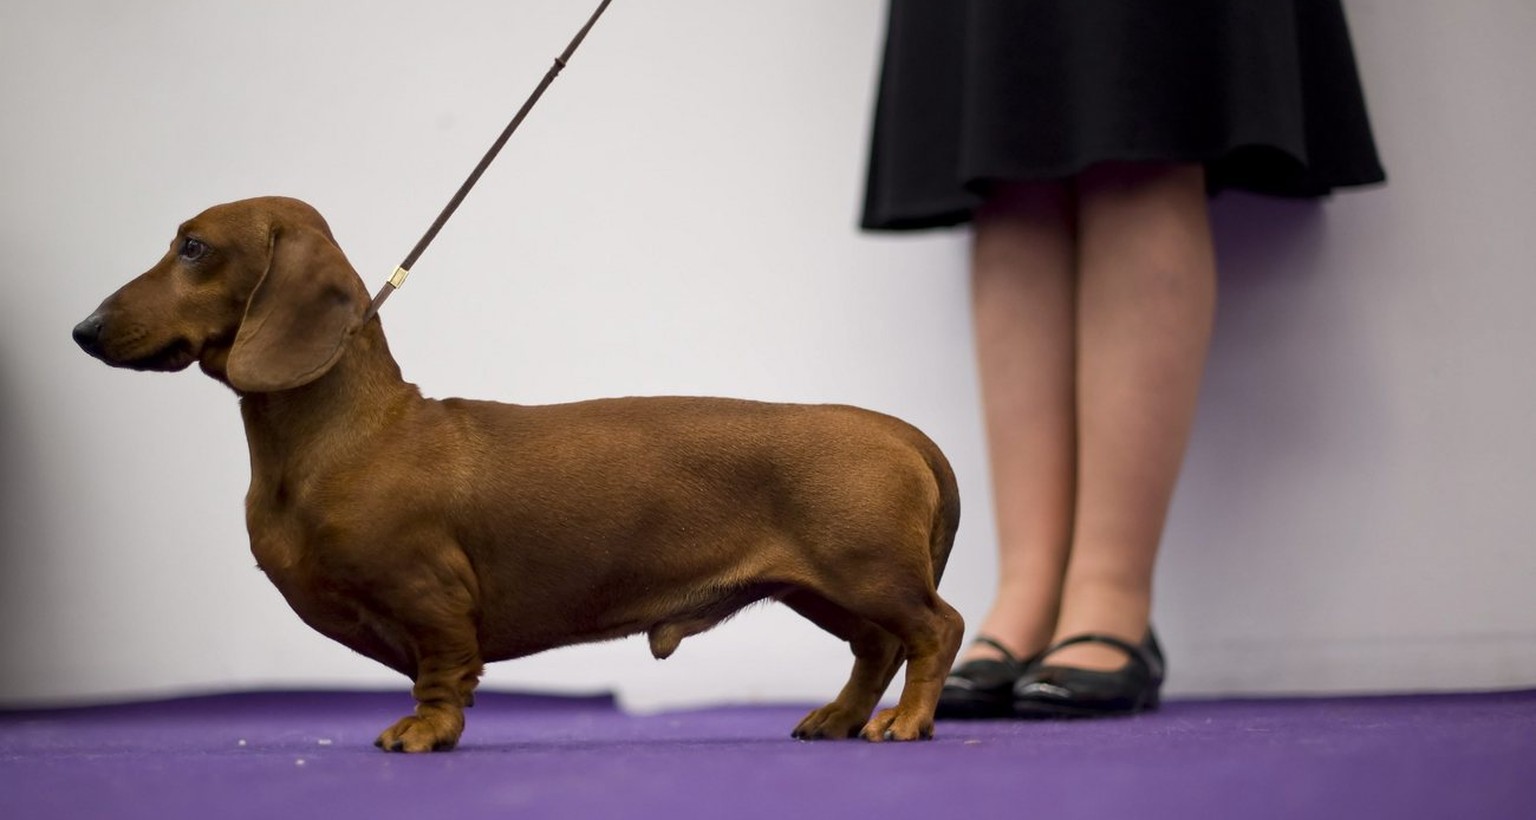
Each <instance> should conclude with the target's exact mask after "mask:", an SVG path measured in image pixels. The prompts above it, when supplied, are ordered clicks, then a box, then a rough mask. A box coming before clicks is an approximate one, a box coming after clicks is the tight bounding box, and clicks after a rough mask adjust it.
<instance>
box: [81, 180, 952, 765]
mask: <svg viewBox="0 0 1536 820" xmlns="http://www.w3.org/2000/svg"><path fill="white" fill-rule="evenodd" d="M367 305H368V292H367V290H366V289H365V288H364V286H363V283H362V280H360V279H359V278H358V276H357V273H356V272H355V271H354V270H353V269H352V266H351V265H350V264H349V263H348V262H347V260H346V257H345V256H343V255H342V252H341V250H340V248H338V247H337V246H336V243H335V241H334V240H333V238H332V236H331V233H330V229H329V228H328V227H327V225H326V223H325V220H323V219H322V218H321V217H320V215H319V214H318V213H316V212H315V210H314V209H313V208H311V207H309V206H308V205H306V204H304V203H303V202H299V201H298V200H293V199H284V198H276V197H272V198H263V199H251V200H244V201H241V202H233V203H229V204H225V205H219V206H216V207H213V208H210V209H208V210H207V211H204V212H203V213H201V214H199V215H197V216H196V217H194V218H193V219H192V220H190V221H188V222H186V223H185V224H183V225H182V226H181V228H180V230H178V231H177V233H176V238H175V239H174V240H173V241H172V242H171V247H170V250H169V251H168V252H167V253H166V255H165V257H164V258H163V259H161V260H160V262H159V263H157V264H156V265H155V266H154V267H153V268H150V269H149V271H148V272H146V273H144V274H143V275H142V276H139V277H138V278H136V279H134V280H133V281H131V282H129V283H128V284H127V285H125V286H123V288H122V289H121V290H119V291H117V292H116V293H114V294H112V296H110V297H109V298H108V299H107V300H106V301H105V302H103V303H102V305H101V307H99V308H97V310H96V312H95V313H93V314H91V316H90V317H89V318H88V319H86V320H85V321H83V322H81V323H80V324H79V326H77V327H76V328H75V330H74V336H75V340H76V341H77V342H79V344H80V346H81V347H83V348H84V349H85V350H86V352H88V353H90V354H91V355H92V356H95V357H97V358H99V359H101V360H102V361H104V362H106V363H107V364H110V365H113V366H115V367H129V368H133V369H136V370H166V371H174V370H181V369H183V368H185V367H187V366H188V365H190V364H192V363H193V362H197V363H198V364H199V365H200V366H201V367H202V369H203V372H205V373H207V374H208V375H210V376H212V377H213V378H215V379H217V380H219V381H221V382H223V383H225V384H227V385H229V386H230V387H231V388H233V389H234V391H235V393H236V394H237V395H238V396H239V397H240V412H241V415H242V417H243V418H244V420H245V431H246V438H247V440H248V442H249V444H250V451H251V486H250V491H249V492H248V493H247V494H246V501H245V509H246V525H247V527H248V529H249V531H250V535H251V551H252V552H253V553H254V554H255V556H256V560H257V562H258V564H259V565H260V567H261V569H262V570H263V571H264V572H266V574H267V576H268V577H269V578H270V579H271V580H272V583H274V584H276V585H277V588H278V590H279V591H280V592H282V594H283V597H284V598H286V599H287V601H288V604H289V605H290V606H292V607H293V610H294V611H295V612H297V613H298V615H299V617H300V618H302V619H304V622H305V623H307V624H309V625H310V626H311V627H314V628H315V629H316V630H318V631H319V632H320V633H321V634H324V635H326V636H327V637H330V638H332V639H334V640H336V641H338V642H340V643H342V644H344V645H346V646H348V647H351V648H352V649H353V650H356V651H357V652H360V653H362V654H363V655H366V656H368V657H370V658H373V659H374V660H377V661H379V662H380V663H382V664H384V665H386V666H388V667H390V668H391V669H395V670H397V671H399V672H401V673H403V674H405V675H407V676H409V677H410V678H411V680H412V681H413V682H414V683H415V686H414V688H413V690H412V694H413V695H414V697H415V699H416V702H417V706H416V711H415V714H414V715H411V716H408V717H405V718H402V719H401V720H400V721H399V722H397V723H395V724H394V725H393V726H391V727H389V728H388V729H386V730H385V731H384V733H383V734H382V735H380V736H379V739H378V742H377V743H378V745H379V746H381V747H382V748H384V749H388V750H393V751H407V752H423V751H431V750H440V749H450V748H452V747H453V746H454V745H455V744H456V743H457V741H458V739H459V735H460V734H461V733H462V732H463V729H464V712H463V708H464V707H465V706H468V705H470V704H471V702H472V700H473V692H474V688H475V685H476V683H477V682H478V680H479V676H480V673H481V670H482V666H483V664H484V663H485V662H487V661H497V660H505V659H508V658H517V657H521V656H524V655H530V654H533V653H535V652H541V651H543V650H546V649H551V648H553V647H557V646H566V645H569V644H575V643H583V642H589V641H603V640H609V639H613V638H619V637H622V636H626V635H633V634H636V633H642V632H643V633H646V634H648V635H649V637H650V644H651V652H652V653H653V654H655V656H656V657H658V658H665V657H667V656H668V655H670V654H671V653H672V651H673V650H675V649H676V648H677V645H678V643H679V642H680V641H682V640H683V639H684V638H686V637H688V636H690V635H695V634H698V633H700V632H703V631H704V630H707V629H709V628H711V627H713V626H714V625H715V624H717V623H719V622H720V621H722V620H724V619H725V618H728V617H730V616H731V615H732V614H733V613H735V612H736V611H737V610H740V609H741V608H742V607H744V606H746V605H748V604H751V603H753V602H756V601H761V600H764V599H773V600H777V601H781V602H783V603H784V604H786V605H787V606H789V607H791V608H792V609H794V610H795V611H796V612H799V613H800V614H802V615H804V616H805V617H806V618H809V619H810V620H811V621H812V622H814V623H815V624H817V625H818V626H820V627H822V628H823V629H825V630H827V631H828V632H831V633H832V634H833V635H836V636H837V637H839V638H842V639H843V640H846V641H848V643H849V644H851V646H852V649H853V655H854V664H853V674H852V676H851V677H850V678H849V680H848V683H847V685H846V686H844V687H843V690H842V692H841V693H840V694H838V696H837V699H836V700H834V701H832V702H831V703H829V704H827V705H826V706H823V707H821V708H820V709H816V710H815V711H813V712H811V713H810V714H809V715H807V716H806V718H805V719H804V720H802V721H801V722H800V724H799V725H798V726H796V727H795V729H794V732H793V735H794V736H795V737H798V738H846V737H855V736H858V735H860V734H862V736H863V737H865V738H867V739H869V740H887V739H894V740H913V739H916V738H927V737H931V736H932V733H933V713H934V706H935V703H936V701H937V699H938V695H939V689H940V687H941V686H942V683H943V680H944V676H945V674H946V672H947V670H948V669H949V664H950V662H951V661H952V660H953V659H954V656H955V652H956V650H957V649H958V647H959V644H960V637H961V632H962V629H963V625H962V622H961V618H960V615H959V613H957V612H956V611H955V610H954V609H953V608H952V607H950V606H949V605H948V604H947V603H945V602H944V601H943V600H942V599H940V598H939V596H938V593H937V591H936V589H935V587H936V585H937V584H938V581H939V577H940V576H941V574H942V573H943V571H944V563H945V560H946V559H947V558H948V556H949V551H950V547H951V545H952V543H953V541H954V536H955V528H956V527H957V526H958V524H959V518H960V499H959V494H958V490H957V488H956V486H955V478H954V474H953V473H952V472H951V470H950V467H949V464H948V462H947V461H946V460H945V458H944V455H943V454H942V453H941V452H940V451H939V448H938V447H937V446H935V445H934V443H933V442H932V441H930V440H929V439H928V438H927V437H925V436H924V435H923V434H922V433H920V432H918V431H917V430H916V429H914V428H913V427H911V426H909V425H907V424H905V423H903V422H901V421H898V420H897V419H894V418H891V417H889V416H883V415H880V414H877V413H872V412H869V411H866V410H860V409H857V408H852V407H841V406H829V405H787V404H763V403H757V402H748V401H736V400H729V399H711V398H621V399H607V400H599V401H586V402H578V403H574V404H561V405H551V406H538V407H526V406H519V405H512V404H498V403H495V402H487V401H471V400H468V399H444V400H440V401H439V400H434V399H426V398H423V397H422V396H421V393H420V391H419V390H418V389H417V388H416V386H415V385H413V384H409V383H407V382H405V381H403V380H402V379H401V377H400V369H399V367H398V366H397V365H396V364H395V360H394V358H393V357H392V356H391V355H390V353H389V346H388V345H387V344H386V343H385V341H384V330H383V328H382V327H381V325H380V323H379V320H378V318H377V317H375V318H372V319H369V320H367V321H364V318H363V317H364V314H365V309H366V307H367ZM903 662H906V664H907V674H906V683H905V686H904V687H903V689H902V692H901V698H900V700H899V702H898V703H897V705H896V706H895V707H894V708H891V709H885V710H882V711H881V712H880V713H878V714H876V715H874V717H873V718H871V717H870V713H871V712H872V711H873V710H874V707H875V706H876V704H877V703H878V701H879V698H880V696H881V694H882V693H883V692H884V690H885V687H886V686H887V685H888V684H889V683H890V681H891V679H892V677H893V676H894V675H895V673H896V671H897V669H898V668H899V667H900V666H901V664H902V663H903Z"/></svg>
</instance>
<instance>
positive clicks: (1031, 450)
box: [966, 182, 1076, 660]
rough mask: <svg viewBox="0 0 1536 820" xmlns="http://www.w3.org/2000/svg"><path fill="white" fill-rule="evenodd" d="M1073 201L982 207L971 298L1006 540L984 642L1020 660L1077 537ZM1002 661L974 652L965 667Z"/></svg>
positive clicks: (1053, 188)
mask: <svg viewBox="0 0 1536 820" xmlns="http://www.w3.org/2000/svg"><path fill="white" fill-rule="evenodd" d="M1072 209H1073V205H1072V195H1071V191H1070V189H1069V188H1068V186H1067V185H1066V184H1064V183H1052V182H1042V183H1020V184H1014V185H1009V186H1005V187H1004V188H1002V189H1001V190H999V192H998V193H997V195H995V196H993V197H992V198H991V199H990V200H989V202H988V204H987V205H986V206H985V207H984V208H982V209H981V211H980V212H979V213H978V214H977V216H976V220H975V234H974V243H973V246H972V261H971V276H972V299H973V311H974V316H975V329H976V357H977V365H978V369H979V375H980V382H981V394H982V396H981V397H982V411H983V416H984V421H985V424H986V431H987V449H988V455H989V458H990V463H991V473H992V487H993V498H994V509H995V515H996V523H997V537H998V577H997V590H996V597H995V599H994V601H993V604H992V608H991V610H990V611H989V612H988V614H987V615H986V617H985V618H984V619H983V620H982V622H981V624H980V626H979V628H978V633H979V634H981V635H986V636H990V637H991V638H993V639H994V640H997V641H999V642H1000V643H1002V644H1003V645H1004V646H1005V647H1007V648H1008V649H1009V651H1010V652H1012V653H1013V654H1014V655H1016V656H1019V657H1026V656H1028V655H1031V654H1033V653H1035V652H1038V651H1039V650H1041V649H1043V648H1044V647H1045V645H1046V643H1047V642H1048V641H1049V639H1050V637H1051V635H1052V633H1053V630H1054V628H1055V622H1056V611H1057V606H1058V603H1059V600H1060V591H1061V579H1062V573H1063V571H1064V569H1065V566H1066V561H1067V547H1068V544H1069V542H1070V540H1071V534H1072V533H1071V531H1072V521H1071V518H1072V510H1073V503H1074V497H1073V496H1074V494H1073V485H1074V480H1075V479H1074V474H1075V463H1074V462H1075V457H1076V452H1075V450H1076V448H1075V443H1074V442H1075V437H1076V430H1075V420H1074V417H1075V412H1076V410H1075V406H1074V404H1075V402H1074V380H1075V374H1074V367H1075V363H1074V354H1073V347H1074V344H1073V342H1074V336H1075V330H1074V316H1073V314H1074V310H1075V308H1074V305H1075V299H1076V297H1075V286H1074V283H1073V279H1074V266H1075V265H1076V251H1075V247H1074V246H1075V239H1074V225H1073V214H1072ZM990 657H997V652H996V650H994V649H991V648H989V647H986V646H984V645H979V644H978V645H974V646H972V647H971V648H970V649H969V650H968V652H967V655H966V659H967V660H974V659H978V658H990Z"/></svg>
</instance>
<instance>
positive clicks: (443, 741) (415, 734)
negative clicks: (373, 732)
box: [373, 715, 464, 752]
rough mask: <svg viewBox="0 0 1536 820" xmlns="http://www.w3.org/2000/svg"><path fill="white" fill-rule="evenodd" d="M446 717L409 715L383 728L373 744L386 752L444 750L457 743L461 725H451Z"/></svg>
mask: <svg viewBox="0 0 1536 820" xmlns="http://www.w3.org/2000/svg"><path fill="white" fill-rule="evenodd" d="M453 723H454V722H453V721H449V720H447V719H446V718H443V719H439V720H432V719H430V718H424V717H420V716H418V715H410V716H409V717H403V718H401V719H400V720H398V721H396V722H395V725H393V726H391V727H389V728H388V729H385V730H384V733H383V734H381V735H379V739H378V740H375V741H374V742H373V745H375V746H377V747H379V748H380V749H383V750H384V751H386V752H446V751H449V750H451V749H452V748H453V747H454V746H457V745H458V744H459V735H460V734H461V733H462V732H463V728H464V727H463V725H462V724H460V725H457V726H455V725H453Z"/></svg>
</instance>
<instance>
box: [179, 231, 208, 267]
mask: <svg viewBox="0 0 1536 820" xmlns="http://www.w3.org/2000/svg"><path fill="white" fill-rule="evenodd" d="M207 254H208V246H207V245H206V244H204V243H203V242H201V241H199V240H196V239H193V238H191V237H187V238H186V239H185V240H183V241H182V243H181V251H180V253H179V254H178V255H179V256H181V258H182V259H184V260H186V261H188V262H196V261H197V260H199V259H202V258H203V257H204V256H206V255H207Z"/></svg>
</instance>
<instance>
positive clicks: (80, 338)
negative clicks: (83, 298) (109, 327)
mask: <svg viewBox="0 0 1536 820" xmlns="http://www.w3.org/2000/svg"><path fill="white" fill-rule="evenodd" d="M101 325H102V320H101V314H100V313H92V314H91V315H90V316H87V317H86V318H85V321H83V322H81V323H80V324H78V325H75V332H74V337H75V344H77V345H80V347H81V348H82V349H84V350H85V352H87V353H94V352H96V346H97V344H98V343H100V341H101Z"/></svg>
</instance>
